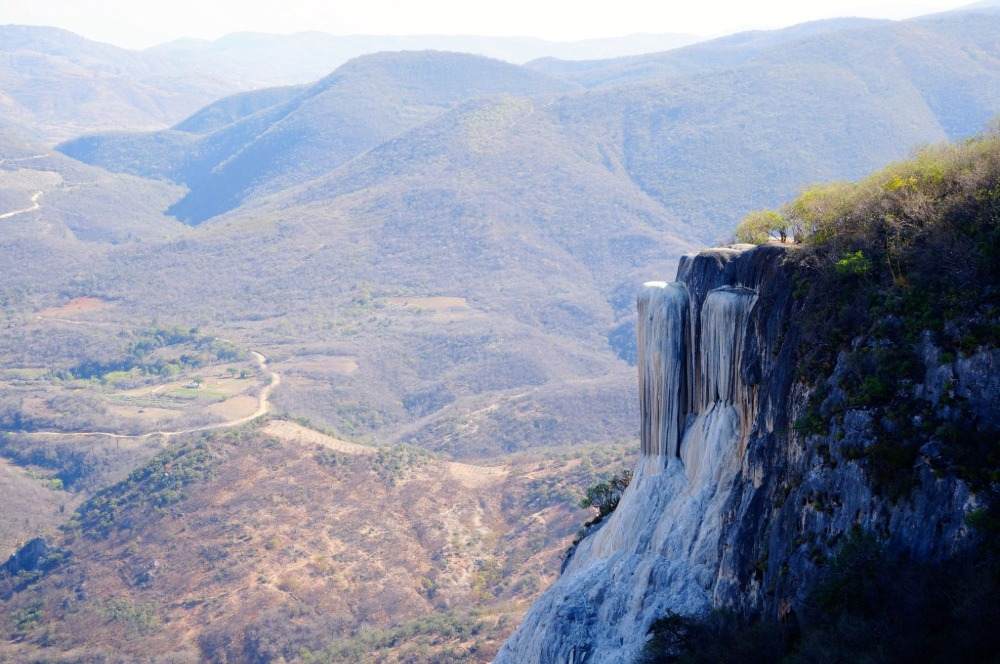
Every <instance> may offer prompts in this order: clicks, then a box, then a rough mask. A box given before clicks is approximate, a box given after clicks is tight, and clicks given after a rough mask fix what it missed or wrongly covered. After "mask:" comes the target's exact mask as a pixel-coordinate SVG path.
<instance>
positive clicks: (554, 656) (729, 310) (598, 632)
mask: <svg viewBox="0 0 1000 664" xmlns="http://www.w3.org/2000/svg"><path fill="white" fill-rule="evenodd" d="M756 299H757V297H756V294H755V293H754V291H752V290H749V289H747V288H741V287H732V286H724V287H721V288H716V289H714V290H711V291H710V292H708V294H707V296H706V297H705V298H704V302H703V304H701V306H700V311H699V310H695V309H698V308H699V307H697V305H696V304H695V299H694V298H692V297H691V295H690V294H689V292H688V287H687V286H686V285H685V284H684V283H664V282H650V283H647V284H645V286H644V288H643V290H642V292H641V294H640V295H639V299H638V314H639V318H638V344H639V346H638V351H639V352H638V371H639V396H640V400H641V413H642V421H641V429H640V430H641V445H642V448H641V449H642V455H641V457H640V461H639V463H638V467H637V468H636V471H635V476H634V479H633V480H632V483H631V485H630V486H629V487H628V489H627V490H626V492H625V495H624V496H623V497H622V500H621V503H620V504H619V506H618V508H617V510H616V511H615V512H614V513H612V514H611V516H610V517H608V518H607V520H606V522H605V523H604V524H603V525H602V526H601V527H600V529H599V530H597V532H595V533H594V534H592V535H590V536H588V537H586V538H584V539H583V541H582V542H580V544H579V546H578V547H577V549H576V551H575V552H574V553H573V555H572V558H571V559H570V560H569V562H568V564H567V566H566V568H565V570H564V571H563V574H562V575H561V576H560V578H559V579H558V580H557V581H556V583H555V584H553V586H552V587H551V588H549V589H548V591H546V593H545V594H544V595H543V596H542V597H541V598H540V599H539V600H538V601H537V602H536V603H535V604H534V606H533V607H532V608H531V610H530V611H529V612H528V614H527V616H526V617H525V619H524V621H523V623H522V624H521V626H520V627H519V628H518V630H517V631H516V632H515V633H514V634H513V635H512V636H511V638H510V640H509V641H507V643H506V644H504V647H503V648H502V650H501V651H500V653H499V654H498V655H497V658H496V662H497V663H498V664H564V663H565V664H580V663H582V662H588V663H591V662H594V663H601V662H615V663H619V662H630V661H633V660H634V658H635V657H636V656H637V655H638V654H639V652H640V651H641V649H642V646H643V644H644V642H645V640H646V634H647V632H648V629H649V626H650V624H651V623H652V621H653V620H655V619H656V618H658V617H660V616H662V615H664V614H665V613H667V612H668V611H675V612H679V613H688V614H690V613H695V612H699V611H702V610H705V609H706V608H708V607H709V606H710V605H711V601H710V600H711V596H712V586H713V584H714V583H715V580H716V578H717V573H718V568H719V552H720V551H719V550H720V546H719V545H720V538H721V533H722V528H723V523H722V519H721V514H722V508H723V505H724V504H725V502H726V499H727V498H728V495H729V492H730V491H731V489H732V487H733V485H734V478H735V477H736V474H737V473H738V471H739V469H740V460H741V454H742V449H743V446H744V444H745V440H744V438H745V436H746V430H747V427H748V426H749V424H748V422H747V419H748V417H749V415H750V413H751V412H752V408H753V405H754V404H753V403H752V398H753V397H752V395H751V390H749V389H748V388H746V386H745V385H744V384H743V382H742V380H741V378H740V359H741V354H742V352H743V346H744V336H745V333H746V329H747V321H748V318H749V315H750V312H751V310H752V309H753V306H754V304H755V302H756Z"/></svg>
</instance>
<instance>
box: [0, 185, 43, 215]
mask: <svg viewBox="0 0 1000 664" xmlns="http://www.w3.org/2000/svg"><path fill="white" fill-rule="evenodd" d="M42 193H43V192H41V191H36V192H35V193H33V194H32V195H31V207H26V208H22V209H20V210H12V211H11V212H4V213H3V214H0V219H10V218H11V217H16V216H17V215H19V214H25V213H27V212H34V211H35V210H37V209H38V208H40V207H42V204H41V203H39V202H38V201H39V199H40V198H41V197H42Z"/></svg>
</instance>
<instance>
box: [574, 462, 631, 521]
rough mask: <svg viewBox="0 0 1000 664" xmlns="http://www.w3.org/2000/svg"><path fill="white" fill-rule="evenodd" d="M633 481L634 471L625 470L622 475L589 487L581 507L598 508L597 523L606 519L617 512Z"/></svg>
mask: <svg viewBox="0 0 1000 664" xmlns="http://www.w3.org/2000/svg"><path fill="white" fill-rule="evenodd" d="M631 481H632V471H631V470H623V471H622V472H621V473H619V474H617V475H614V476H613V477H611V478H610V479H609V480H607V481H604V482H598V483H597V484H595V485H593V486H591V487H588V488H587V493H586V495H585V496H584V497H583V498H582V499H581V500H580V507H583V508H585V509H586V508H588V507H596V508H597V518H596V519H595V520H594V522H595V523H596V522H597V521H600V520H601V519H603V518H604V517H606V516H608V515H609V514H611V513H612V512H614V511H615V508H616V507H618V502H619V501H620V500H621V497H622V494H623V493H625V489H626V488H628V485H629V482H631Z"/></svg>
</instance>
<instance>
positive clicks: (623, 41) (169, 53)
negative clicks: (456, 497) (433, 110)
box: [144, 32, 701, 87]
mask: <svg viewBox="0 0 1000 664" xmlns="http://www.w3.org/2000/svg"><path fill="white" fill-rule="evenodd" d="M700 39H701V38H700V37H697V36H695V35H689V34H681V33H662V34H635V35H626V36H622V37H611V38H603V39H585V40H578V41H551V40H545V39H538V38H534V37H485V36H475V35H468V36H466V35H407V36H392V35H331V34H328V33H324V32H299V33H293V34H287V35H281V34H268V33H256V32H238V33H231V34H228V35H225V36H223V37H220V38H219V39H215V40H212V41H208V40H199V39H182V40H177V41H172V42H167V43H164V44H159V45H157V46H153V47H151V48H149V49H146V50H145V51H144V53H149V54H156V55H158V56H164V57H169V58H170V59H172V60H174V61H176V62H187V63H190V65H191V66H197V67H201V68H204V69H207V70H211V71H214V72H217V73H220V74H225V75H227V76H229V77H230V78H232V79H233V80H237V81H241V82H242V83H244V84H247V85H253V86H255V87H260V86H265V85H280V84H287V83H309V82H311V81H315V80H316V79H318V78H320V77H322V76H324V75H326V74H327V73H328V72H330V71H331V70H333V69H335V68H336V67H339V66H340V65H342V64H344V63H345V62H347V61H348V60H352V59H354V58H356V57H359V56H362V55H366V54H371V53H377V52H381V51H427V50H432V51H454V52H462V53H471V54H474V55H482V56H485V57H490V58H495V59H498V60H504V61H507V62H511V63H515V64H523V63H525V62H527V61H529V60H534V59H536V58H539V57H557V58H562V59H567V60H583V59H594V58H612V57H620V56H625V55H635V54H639V53H649V52H651V51H665V50H669V49H672V48H677V47H679V46H685V45H687V44H691V43H694V42H697V41H699V40H700Z"/></svg>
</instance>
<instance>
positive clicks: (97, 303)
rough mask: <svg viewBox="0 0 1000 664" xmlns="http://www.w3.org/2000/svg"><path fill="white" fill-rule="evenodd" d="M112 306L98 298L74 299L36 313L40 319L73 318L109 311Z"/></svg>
mask: <svg viewBox="0 0 1000 664" xmlns="http://www.w3.org/2000/svg"><path fill="white" fill-rule="evenodd" d="M113 306H114V305H113V304H112V303H111V302H107V301H105V300H102V299H100V298H98V297H75V298H73V299H72V300H70V301H69V302H67V303H66V304H63V305H61V306H58V307H48V308H46V309H42V310H41V311H39V312H38V315H39V316H41V317H42V318H73V317H75V316H78V315H80V314H86V313H91V312H94V311H102V310H104V309H110V308H111V307H113Z"/></svg>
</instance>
